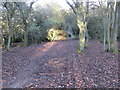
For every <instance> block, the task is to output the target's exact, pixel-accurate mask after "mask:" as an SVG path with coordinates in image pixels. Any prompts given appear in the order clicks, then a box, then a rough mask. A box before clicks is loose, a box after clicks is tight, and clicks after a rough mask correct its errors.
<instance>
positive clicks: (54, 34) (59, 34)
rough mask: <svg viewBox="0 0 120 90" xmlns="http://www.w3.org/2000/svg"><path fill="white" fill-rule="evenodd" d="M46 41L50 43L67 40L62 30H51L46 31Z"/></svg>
mask: <svg viewBox="0 0 120 90" xmlns="http://www.w3.org/2000/svg"><path fill="white" fill-rule="evenodd" d="M47 39H48V40H50V41H55V40H64V39H67V34H66V33H65V32H64V30H58V29H54V28H51V29H49V30H48V36H47Z"/></svg>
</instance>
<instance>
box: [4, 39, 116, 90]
mask: <svg viewBox="0 0 120 90" xmlns="http://www.w3.org/2000/svg"><path fill="white" fill-rule="evenodd" d="M77 45H78V40H69V41H56V42H48V43H44V44H37V45H32V46H29V47H20V48H14V49H13V50H12V51H4V52H3V60H2V70H3V71H2V73H3V74H2V78H3V87H5V88H9V87H10V88H20V87H23V88H24V87H39V88H63V87H64V88H79V87H112V88H114V87H118V57H117V56H115V55H113V54H111V53H106V52H104V51H103V45H102V44H101V43H99V42H98V41H93V42H90V43H89V47H87V48H86V49H85V53H84V54H77V52H76V51H77V47H78V46H77Z"/></svg>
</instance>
